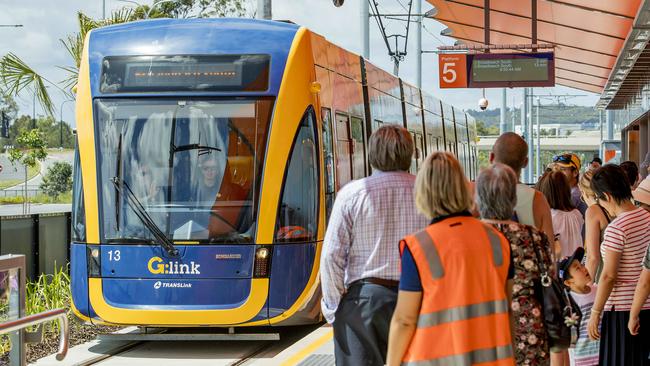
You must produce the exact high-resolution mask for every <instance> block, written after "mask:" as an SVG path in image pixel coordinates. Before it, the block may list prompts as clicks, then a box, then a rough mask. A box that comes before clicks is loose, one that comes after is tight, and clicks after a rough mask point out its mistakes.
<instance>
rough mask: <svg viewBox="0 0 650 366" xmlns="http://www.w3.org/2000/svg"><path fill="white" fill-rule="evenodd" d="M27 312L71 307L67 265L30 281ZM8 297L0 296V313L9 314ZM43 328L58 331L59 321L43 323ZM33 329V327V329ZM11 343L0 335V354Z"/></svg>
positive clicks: (9, 346) (34, 312)
mask: <svg viewBox="0 0 650 366" xmlns="http://www.w3.org/2000/svg"><path fill="white" fill-rule="evenodd" d="M25 291H26V297H27V299H26V301H25V313H26V314H27V315H32V314H37V313H41V312H43V311H47V310H53V309H58V308H64V309H68V308H69V307H70V297H71V292H70V276H69V275H68V273H67V268H66V267H60V268H59V269H58V270H57V271H56V272H55V273H54V274H52V275H46V274H41V275H40V276H39V277H38V279H37V280H36V281H29V282H28V283H27V286H26V288H25ZM6 299H7V297H6V296H1V297H0V314H3V315H4V314H7V310H8V309H7V307H8V304H7V302H6ZM43 327H45V328H44V329H43V330H44V332H43V333H45V331H47V330H51V331H55V332H56V331H58V328H59V323H58V322H57V321H53V322H50V323H45V324H43ZM32 330H33V329H32ZM10 348H11V344H10V343H9V338H8V337H7V336H6V335H3V336H1V337H0V354H4V353H6V352H8V351H9V349H10Z"/></svg>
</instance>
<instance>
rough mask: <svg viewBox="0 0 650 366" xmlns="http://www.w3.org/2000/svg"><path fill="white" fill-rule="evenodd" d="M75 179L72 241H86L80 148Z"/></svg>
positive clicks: (74, 172) (75, 168) (77, 149)
mask: <svg viewBox="0 0 650 366" xmlns="http://www.w3.org/2000/svg"><path fill="white" fill-rule="evenodd" d="M73 174H74V178H73V179H72V182H73V187H72V207H74V210H72V225H71V229H72V241H75V242H85V241H86V206H85V204H84V187H83V181H82V179H81V163H80V160H79V146H76V149H75V154H74V171H73Z"/></svg>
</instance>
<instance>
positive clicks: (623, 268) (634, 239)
mask: <svg viewBox="0 0 650 366" xmlns="http://www.w3.org/2000/svg"><path fill="white" fill-rule="evenodd" d="M648 245H650V212H648V211H646V210H644V209H642V208H637V209H635V210H632V211H628V212H624V213H622V214H620V215H618V217H616V219H614V220H613V221H612V222H611V223H610V224H609V225H608V226H607V228H606V229H605V235H604V236H603V244H602V245H601V247H600V251H601V254H602V257H603V258H605V262H606V261H607V259H606V256H605V252H606V251H608V250H609V251H613V252H617V253H621V259H620V262H619V266H618V275H617V278H616V283H615V284H614V288H613V289H612V293H611V294H610V295H609V299H607V303H606V304H605V310H612V306H613V307H615V310H616V311H629V310H630V308H631V307H632V299H633V298H634V290H635V288H636V284H637V282H638V281H639V278H640V277H641V269H642V263H643V257H644V255H645V253H646V250H647V249H648ZM642 309H644V310H645V309H650V298H648V299H647V300H646V302H645V304H644V305H643V307H642Z"/></svg>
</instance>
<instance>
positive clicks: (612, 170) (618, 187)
mask: <svg viewBox="0 0 650 366" xmlns="http://www.w3.org/2000/svg"><path fill="white" fill-rule="evenodd" d="M621 182H627V175H626V174H625V171H624V170H623V168H621V167H620V166H618V165H616V164H605V165H603V166H601V167H600V168H598V169H596V170H595V171H594V175H593V177H591V190H592V191H594V194H595V195H596V197H598V198H599V199H603V198H606V197H605V193H609V194H610V195H611V196H612V197H613V198H614V200H615V201H616V203H619V204H620V203H623V202H625V201H629V200H631V199H632V189H631V187H630V185H629V184H621Z"/></svg>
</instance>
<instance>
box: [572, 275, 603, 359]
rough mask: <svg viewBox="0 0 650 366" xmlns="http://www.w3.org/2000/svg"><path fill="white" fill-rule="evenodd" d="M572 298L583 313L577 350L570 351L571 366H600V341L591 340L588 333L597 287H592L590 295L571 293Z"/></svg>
mask: <svg viewBox="0 0 650 366" xmlns="http://www.w3.org/2000/svg"><path fill="white" fill-rule="evenodd" d="M571 297H573V299H574V300H575V302H576V304H578V306H580V312H581V313H582V321H581V322H580V333H579V335H578V341H577V342H576V346H575V348H573V349H571V350H570V355H571V361H572V362H571V364H572V365H574V366H598V354H599V351H600V341H598V340H596V341H592V340H590V339H589V332H588V331H587V324H589V318H591V308H592V307H593V306H594V301H595V300H596V285H592V286H591V292H589V293H588V294H579V293H577V292H573V291H571Z"/></svg>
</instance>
